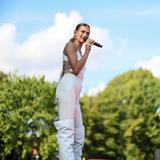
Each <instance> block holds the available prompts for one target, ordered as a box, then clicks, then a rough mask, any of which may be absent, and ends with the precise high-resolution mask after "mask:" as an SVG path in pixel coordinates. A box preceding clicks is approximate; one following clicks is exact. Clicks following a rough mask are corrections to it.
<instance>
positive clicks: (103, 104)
mask: <svg viewBox="0 0 160 160" xmlns="http://www.w3.org/2000/svg"><path fill="white" fill-rule="evenodd" d="M81 103H82V105H83V113H84V120H85V124H86V131H87V133H86V136H87V138H86V144H85V149H84V152H85V151H86V152H85V155H86V156H88V157H89V156H91V155H92V157H93V156H94V157H99V155H101V156H102V157H116V159H117V160H123V159H124V160H135V159H136V160H151V159H153V150H154V149H155V148H156V147H159V146H160V136H159V135H160V129H159V128H160V117H159V115H158V113H157V112H156V111H157V109H158V108H159V107H160V80H159V79H156V78H155V77H153V76H152V74H151V73H150V72H149V71H145V70H141V69H140V70H136V71H129V72H126V73H124V74H122V75H120V76H117V77H115V78H114V79H113V80H112V81H111V82H110V83H109V84H108V85H107V87H106V89H105V90H104V91H103V92H101V93H99V94H97V95H96V96H93V97H88V96H85V97H83V98H82V102H81Z"/></svg>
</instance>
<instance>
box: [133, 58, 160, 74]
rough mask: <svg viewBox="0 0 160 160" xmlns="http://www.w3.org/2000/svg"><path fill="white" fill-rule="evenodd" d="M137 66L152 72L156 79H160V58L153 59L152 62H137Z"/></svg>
mask: <svg viewBox="0 0 160 160" xmlns="http://www.w3.org/2000/svg"><path fill="white" fill-rule="evenodd" d="M136 66H137V67H140V68H144V69H147V70H150V71H151V72H152V73H153V75H154V76H155V77H160V56H155V57H152V58H151V59H150V60H144V61H140V62H137V63H136Z"/></svg>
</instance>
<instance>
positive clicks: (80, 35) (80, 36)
mask: <svg viewBox="0 0 160 160" xmlns="http://www.w3.org/2000/svg"><path fill="white" fill-rule="evenodd" d="M89 34H90V29H89V28H88V27H87V26H81V27H80V28H79V29H78V30H77V31H75V36H76V40H78V41H79V42H80V43H84V42H85V41H84V37H86V36H87V37H89Z"/></svg>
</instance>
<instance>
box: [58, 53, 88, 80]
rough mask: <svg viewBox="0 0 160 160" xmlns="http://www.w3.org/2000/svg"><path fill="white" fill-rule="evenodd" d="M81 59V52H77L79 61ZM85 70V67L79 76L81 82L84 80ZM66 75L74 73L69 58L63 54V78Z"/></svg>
mask: <svg viewBox="0 0 160 160" xmlns="http://www.w3.org/2000/svg"><path fill="white" fill-rule="evenodd" d="M81 57H82V55H81V53H80V51H77V58H78V60H80V59H81ZM84 70H85V67H83V68H82V70H81V71H80V72H79V74H78V75H77V77H79V78H80V79H81V80H83V75H84ZM65 73H73V70H72V67H71V65H70V64H69V60H68V57H67V56H66V55H65V53H63V68H62V73H61V78H62V76H63V75H64V74H65Z"/></svg>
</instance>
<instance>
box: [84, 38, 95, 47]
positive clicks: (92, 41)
mask: <svg viewBox="0 0 160 160" xmlns="http://www.w3.org/2000/svg"><path fill="white" fill-rule="evenodd" d="M94 42H95V41H94V40H93V39H87V41H86V43H87V44H88V45H89V46H92V44H93V43H94Z"/></svg>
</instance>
